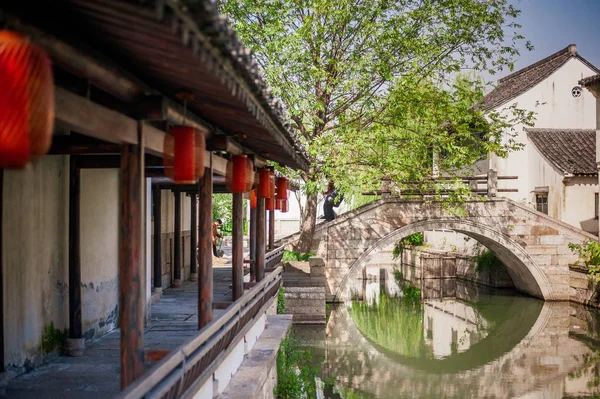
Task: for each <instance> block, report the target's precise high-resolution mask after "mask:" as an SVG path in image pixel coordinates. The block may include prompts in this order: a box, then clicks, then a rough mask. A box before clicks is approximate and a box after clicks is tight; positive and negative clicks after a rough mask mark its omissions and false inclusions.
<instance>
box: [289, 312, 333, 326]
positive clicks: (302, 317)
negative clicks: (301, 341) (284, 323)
mask: <svg viewBox="0 0 600 399" xmlns="http://www.w3.org/2000/svg"><path fill="white" fill-rule="evenodd" d="M292 322H293V323H294V324H325V323H326V320H325V315H311V314H295V315H294V318H293V319H292Z"/></svg>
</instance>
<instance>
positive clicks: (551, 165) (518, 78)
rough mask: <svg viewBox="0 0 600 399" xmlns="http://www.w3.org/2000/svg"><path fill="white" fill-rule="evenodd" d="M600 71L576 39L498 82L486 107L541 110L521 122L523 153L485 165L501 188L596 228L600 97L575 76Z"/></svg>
mask: <svg viewBox="0 0 600 399" xmlns="http://www.w3.org/2000/svg"><path fill="white" fill-rule="evenodd" d="M599 72H600V71H599V70H598V68H596V67H595V66H594V65H592V64H591V63H590V62H588V61H587V60H585V59H584V58H583V57H581V56H580V55H579V54H578V53H577V47H576V46H575V45H574V44H572V45H570V46H568V47H566V48H564V49H562V50H560V51H558V52H557V53H554V54H552V55H550V56H548V57H546V58H544V59H543V60H541V61H538V62H536V63H535V64H532V65H530V66H528V67H526V68H523V69H521V70H519V71H517V72H515V73H513V74H511V75H508V76H506V77H505V78H502V79H500V80H499V81H498V85H497V86H496V87H495V88H494V90H492V91H491V92H490V93H489V94H487V95H486V97H485V98H484V101H485V103H486V107H487V109H488V110H494V111H499V112H502V110H503V109H505V108H507V107H509V106H511V105H512V104H515V103H516V104H517V107H518V108H521V109H526V110H530V111H534V112H536V121H535V126H534V128H525V127H524V126H516V131H517V132H518V136H517V137H516V140H517V141H518V142H521V143H523V144H524V145H525V148H524V149H523V150H522V151H516V152H512V153H510V154H509V156H508V157H507V158H505V159H501V158H497V157H492V158H491V159H489V160H487V161H485V162H487V165H484V168H485V169H495V170H496V171H497V173H498V176H518V179H517V180H500V181H499V185H498V188H499V189H502V188H507V189H508V188H511V189H516V190H517V191H516V192H504V193H503V192H499V193H498V195H502V196H506V197H509V198H511V199H514V200H516V201H522V202H525V203H528V204H531V206H534V207H536V208H537V209H538V210H539V211H541V212H544V213H546V214H548V215H550V216H552V217H554V218H556V219H559V220H561V221H563V222H566V223H569V224H570V225H572V226H574V227H577V228H580V229H583V230H586V231H588V232H593V233H598V222H597V218H598V206H597V201H598V178H597V176H598V174H597V169H596V159H595V146H596V144H595V142H596V137H595V128H596V100H595V98H594V96H593V95H592V94H591V93H590V92H589V91H587V90H583V89H582V88H581V86H579V85H578V82H579V81H580V80H581V79H583V78H585V77H588V76H590V75H595V74H597V73H599Z"/></svg>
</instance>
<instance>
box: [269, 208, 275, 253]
mask: <svg viewBox="0 0 600 399" xmlns="http://www.w3.org/2000/svg"><path fill="white" fill-rule="evenodd" d="M273 201H275V200H273ZM274 249H275V209H273V210H272V211H269V251H272V250H274Z"/></svg>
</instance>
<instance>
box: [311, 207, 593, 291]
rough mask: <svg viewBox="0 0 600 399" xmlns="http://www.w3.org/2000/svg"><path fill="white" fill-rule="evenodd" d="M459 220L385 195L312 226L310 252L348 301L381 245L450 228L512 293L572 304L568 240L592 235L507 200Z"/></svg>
mask: <svg viewBox="0 0 600 399" xmlns="http://www.w3.org/2000/svg"><path fill="white" fill-rule="evenodd" d="M460 208H461V209H460V215H459V216H457V214H458V212H457V211H456V210H455V211H452V210H450V209H447V207H444V205H443V203H442V202H438V201H425V200H418V199H402V198H385V199H381V200H378V201H375V202H372V203H370V204H367V205H365V206H362V207H360V208H357V209H355V210H353V211H350V212H347V213H344V214H343V215H340V216H338V218H337V219H336V220H334V221H332V222H328V223H322V224H319V225H317V227H316V230H315V235H314V241H313V253H316V254H317V256H319V257H321V258H323V259H324V260H325V265H326V268H325V270H326V275H327V282H328V290H327V291H328V298H329V299H330V300H333V301H344V300H346V299H349V295H350V287H351V283H352V282H353V281H355V279H356V278H359V277H360V276H361V273H362V269H363V268H364V267H365V266H366V265H367V264H369V263H370V261H371V260H372V259H373V258H374V257H375V256H377V255H378V254H379V252H380V251H381V250H382V249H383V248H385V247H389V246H390V245H393V244H394V243H395V242H397V241H398V240H400V239H402V238H403V237H405V236H408V235H410V234H413V233H415V232H419V231H425V230H435V229H447V230H454V231H457V232H460V233H462V234H465V235H467V236H469V237H472V238H474V239H476V240H477V241H479V242H481V243H482V244H483V245H485V246H486V247H488V248H489V249H491V250H493V251H494V252H495V253H496V254H497V256H498V257H499V258H500V260H501V261H502V262H503V263H504V264H505V265H506V268H507V270H508V272H509V274H510V276H511V278H512V279H513V282H514V284H515V286H516V288H517V289H519V290H520V291H522V292H525V293H527V294H530V295H532V296H534V297H537V298H541V299H545V300H569V294H570V287H569V264H572V263H574V262H575V261H576V260H577V256H576V255H574V254H573V253H572V252H571V250H570V249H569V247H568V244H569V243H582V242H584V241H585V240H587V239H597V237H595V236H593V235H591V234H589V233H586V232H584V231H583V230H579V229H577V228H574V227H572V226H570V225H568V224H566V223H563V222H560V221H558V220H555V219H553V218H551V217H549V216H547V215H545V214H543V213H540V212H537V211H535V210H534V209H532V208H529V207H527V206H525V205H522V204H519V203H517V202H514V201H512V200H509V199H506V198H493V199H487V200H478V199H474V200H470V201H467V202H465V203H464V204H462V205H461V206H460Z"/></svg>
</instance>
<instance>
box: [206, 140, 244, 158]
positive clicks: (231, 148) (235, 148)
mask: <svg viewBox="0 0 600 399" xmlns="http://www.w3.org/2000/svg"><path fill="white" fill-rule="evenodd" d="M206 149H207V150H208V151H222V152H226V153H228V154H233V155H241V154H243V153H244V148H243V147H242V146H241V145H240V144H239V143H237V142H236V141H235V140H233V139H232V138H231V137H228V136H221V135H219V136H217V135H214V136H212V137H211V138H210V139H208V140H206Z"/></svg>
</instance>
